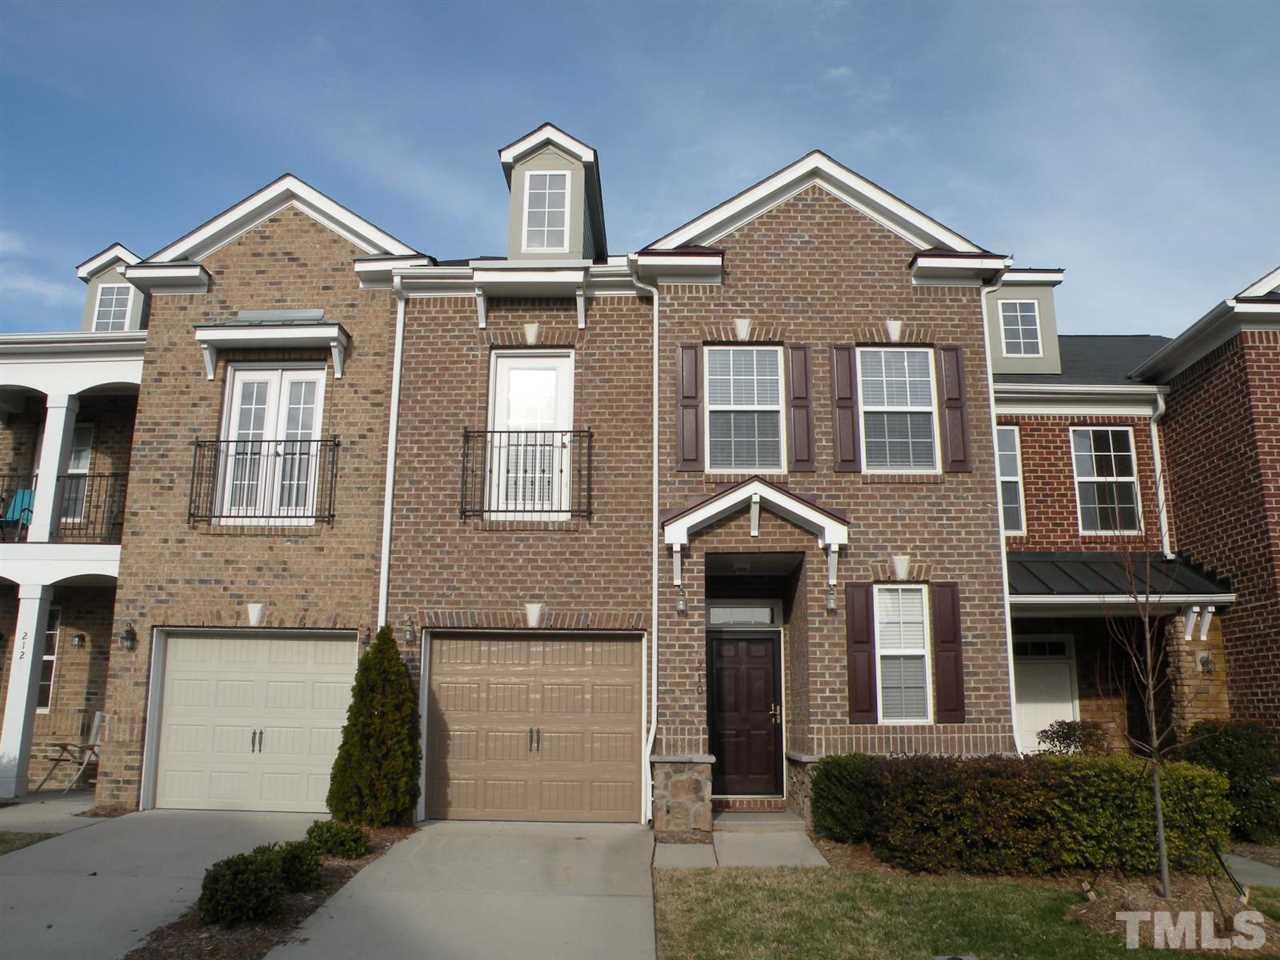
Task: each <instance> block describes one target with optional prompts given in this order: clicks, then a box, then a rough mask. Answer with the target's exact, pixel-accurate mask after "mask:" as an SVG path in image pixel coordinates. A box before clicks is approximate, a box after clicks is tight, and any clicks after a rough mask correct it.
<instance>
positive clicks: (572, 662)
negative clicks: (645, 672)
mask: <svg viewBox="0 0 1280 960" xmlns="http://www.w3.org/2000/svg"><path fill="white" fill-rule="evenodd" d="M641 656H642V654H641V645H640V641H639V639H638V638H635V639H632V638H618V637H587V638H578V637H567V636H548V637H543V636H528V637H510V636H502V637H494V636H476V637H469V636H438V635H437V636H433V637H432V639H431V697H430V703H429V708H428V714H427V815H428V816H429V817H432V818H434V819H457V820H622V821H627V820H635V819H637V818H638V817H639V815H640V704H641V691H640V681H641V673H640V670H641Z"/></svg>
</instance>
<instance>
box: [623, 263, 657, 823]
mask: <svg viewBox="0 0 1280 960" xmlns="http://www.w3.org/2000/svg"><path fill="white" fill-rule="evenodd" d="M630 263H631V279H632V282H634V283H635V285H636V287H637V289H640V290H645V291H647V292H648V293H649V295H650V296H651V297H653V339H652V343H651V345H650V354H651V357H650V360H651V367H652V369H651V372H650V376H651V378H652V390H651V392H652V395H653V396H652V410H651V411H650V418H651V420H652V425H653V429H652V435H651V437H650V442H651V443H652V445H653V491H652V498H651V503H650V509H651V512H652V521H653V531H652V554H653V558H652V564H651V569H650V571H649V576H650V578H651V583H652V584H653V590H652V604H651V606H650V610H649V656H650V679H649V729H648V731H647V732H646V733H645V741H644V781H643V782H644V819H645V820H646V821H649V820H652V819H653V784H652V778H653V773H652V768H653V764H652V763H651V762H650V761H649V758H650V757H651V756H653V744H654V741H655V740H656V739H657V736H658V551H659V549H661V542H660V524H659V519H660V518H659V515H658V439H659V437H658V288H657V286H656V285H654V286H650V285H649V284H647V283H644V282H643V281H642V280H641V279H640V274H639V270H638V266H639V265H638V263H637V262H636V260H635V258H634V257H631V258H630Z"/></svg>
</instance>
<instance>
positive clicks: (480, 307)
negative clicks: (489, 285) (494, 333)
mask: <svg viewBox="0 0 1280 960" xmlns="http://www.w3.org/2000/svg"><path fill="white" fill-rule="evenodd" d="M476 319H477V320H479V321H480V329H481V330H483V329H484V328H485V327H486V326H487V325H488V323H489V318H488V316H487V314H486V312H485V304H484V290H483V289H482V288H481V287H476Z"/></svg>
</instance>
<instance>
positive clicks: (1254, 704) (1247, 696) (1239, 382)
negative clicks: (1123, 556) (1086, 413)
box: [1164, 331, 1280, 731]
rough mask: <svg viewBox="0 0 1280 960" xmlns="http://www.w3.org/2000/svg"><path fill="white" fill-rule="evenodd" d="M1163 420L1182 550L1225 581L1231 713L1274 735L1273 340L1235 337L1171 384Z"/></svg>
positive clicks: (1257, 334)
mask: <svg viewBox="0 0 1280 960" xmlns="http://www.w3.org/2000/svg"><path fill="white" fill-rule="evenodd" d="M1171 386H1172V389H1171V393H1170V396H1169V412H1168V414H1167V415H1166V417H1165V421H1164V425H1165V435H1166V437H1167V440H1166V442H1165V448H1166V456H1167V457H1168V459H1169V463H1170V480H1171V484H1172V494H1171V501H1172V505H1173V512H1174V516H1175V518H1176V523H1177V527H1178V531H1179V541H1180V544H1181V546H1182V547H1183V548H1184V549H1186V550H1188V551H1189V552H1190V553H1191V554H1192V556H1194V557H1195V558H1196V560H1197V561H1198V562H1200V563H1202V564H1204V565H1205V566H1207V567H1210V568H1212V569H1214V570H1216V571H1217V572H1218V573H1219V574H1221V575H1223V576H1226V577H1229V578H1230V579H1231V586H1232V589H1233V591H1234V592H1235V593H1236V595H1237V598H1238V599H1237V602H1236V603H1235V605H1234V606H1232V608H1231V609H1230V610H1229V611H1227V612H1226V613H1225V614H1224V615H1223V616H1222V618H1221V621H1222V638H1223V643H1224V647H1225V653H1226V672H1227V676H1228V678H1229V692H1230V699H1231V712H1232V714H1233V715H1235V716H1237V717H1242V718H1250V719H1258V720H1263V721H1265V722H1266V723H1268V724H1269V725H1270V726H1271V727H1272V729H1274V730H1277V731H1280V684H1278V683H1277V682H1276V678H1277V676H1280V612H1278V611H1280V332H1276V331H1267V332H1262V331H1253V332H1242V333H1240V334H1237V335H1236V336H1235V337H1233V338H1232V339H1231V340H1229V341H1228V342H1226V343H1224V344H1223V345H1221V346H1220V347H1218V348H1217V349H1215V350H1214V351H1212V352H1211V353H1209V354H1207V355H1206V356H1204V357H1202V358H1200V359H1199V360H1198V361H1197V362H1196V363H1194V364H1192V365H1191V366H1190V367H1189V368H1188V369H1187V370H1185V371H1183V372H1182V373H1180V374H1179V375H1178V376H1177V377H1176V378H1174V380H1173V383H1172V385H1171Z"/></svg>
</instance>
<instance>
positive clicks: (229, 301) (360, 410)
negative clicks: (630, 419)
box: [98, 208, 395, 806]
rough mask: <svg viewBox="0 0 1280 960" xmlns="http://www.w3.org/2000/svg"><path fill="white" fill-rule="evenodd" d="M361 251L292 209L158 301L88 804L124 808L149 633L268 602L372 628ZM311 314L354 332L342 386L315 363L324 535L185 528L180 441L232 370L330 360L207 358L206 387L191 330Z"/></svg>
mask: <svg viewBox="0 0 1280 960" xmlns="http://www.w3.org/2000/svg"><path fill="white" fill-rule="evenodd" d="M362 255H363V254H362V252H361V251H360V250H358V249H357V248H356V247H354V246H352V245H351V244H350V243H349V242H347V241H346V240H344V239H342V238H341V237H339V236H338V235H337V234H334V233H332V232H330V231H329V230H327V229H326V228H324V227H322V226H321V225H319V224H318V223H317V222H316V221H314V220H312V219H311V218H310V217H307V216H306V215H304V214H302V213H300V212H299V211H297V210H295V209H293V208H288V209H286V210H284V211H282V212H280V213H278V214H276V215H274V216H272V217H271V218H269V219H268V220H266V221H265V222H263V223H262V224H260V225H258V226H256V227H254V228H253V229H252V230H250V231H248V232H246V233H245V234H243V235H242V236H240V237H239V238H238V239H236V240H235V241H233V242H231V243H229V244H228V245H227V246H225V247H222V248H221V249H219V250H217V251H216V252H214V253H212V254H210V255H209V256H208V257H207V258H206V259H205V261H204V265H205V267H206V269H208V271H209V273H210V274H211V276H212V281H211V283H210V287H209V291H208V293H207V294H203V295H167V296H155V297H153V298H152V304H151V325H150V334H149V336H148V341H147V347H146V354H145V362H144V366H143V383H142V387H141V391H140V395H139V401H138V411H137V419H136V422H135V426H134V438H133V459H132V463H131V468H130V488H129V497H128V506H127V510H126V517H125V528H124V541H123V547H122V556H121V563H120V578H119V583H118V592H117V597H116V616H115V625H114V633H115V634H116V635H119V633H120V632H121V631H122V630H123V629H124V627H125V626H126V625H127V624H130V623H131V624H133V626H134V629H135V630H136V631H137V633H138V646H137V649H136V650H134V651H132V652H129V651H125V650H123V649H122V648H120V647H118V646H117V647H116V648H115V649H114V650H113V651H112V656H111V664H110V671H109V676H108V687H107V710H108V712H109V713H110V715H111V735H110V739H109V741H108V744H107V747H106V749H105V750H104V753H103V764H102V766H103V769H102V776H101V778H100V780H99V786H98V801H99V803H102V804H123V805H125V806H132V805H134V804H136V802H137V799H138V790H139V786H140V783H139V778H140V774H141V751H142V743H143V726H144V716H145V704H146V695H147V685H148V664H149V658H150V651H151V630H152V628H153V627H155V626H245V625H247V614H246V610H245V604H246V603H247V602H251V601H253V602H258V601H260V602H264V603H265V604H266V605H267V606H266V611H265V615H264V621H263V625H264V626H277V627H315V628H341V629H352V630H356V629H360V628H364V627H367V628H370V629H373V628H374V627H375V626H376V625H375V623H374V620H375V618H376V615H377V609H376V608H377V586H378V561H379V542H380V539H381V531H382V492H383V484H384V479H385V469H386V460H385V457H386V435H387V417H388V410H389V396H390V383H391V360H392V351H393V346H394V342H393V341H394V329H395V306H394V300H393V298H392V294H391V292H390V291H386V290H361V289H359V286H358V284H357V281H356V277H355V273H354V270H353V268H352V261H353V259H354V258H355V257H358V256H362ZM308 308H323V309H324V310H325V316H326V319H330V320H336V321H338V322H340V323H341V324H342V325H343V326H344V327H346V329H347V330H348V332H349V333H350V334H351V341H352V344H351V349H350V350H349V352H348V356H347V362H346V369H345V372H344V376H343V378H342V379H341V380H335V379H334V377H333V366H332V364H331V363H327V364H326V367H327V379H326V384H325V399H324V414H323V432H324V435H325V436H329V435H330V434H336V435H337V436H338V437H339V438H340V440H341V442H342V447H341V453H340V455H339V461H338V475H337V487H336V512H337V516H336V519H335V520H334V522H333V523H332V525H330V524H325V523H321V524H317V525H315V526H313V527H290V528H276V529H273V528H252V529H250V528H243V527H212V528H211V527H209V526H195V527H192V526H190V525H189V524H188V522H187V515H188V505H189V504H188V500H189V491H190V481H191V449H192V448H191V443H192V441H193V440H196V439H216V438H217V437H218V435H219V428H220V422H221V416H222V408H223V398H224V394H225V389H226V374H227V363H228V361H230V360H255V361H268V360H291V361H298V360H312V359H314V360H326V359H327V357H326V355H325V353H324V352H307V351H288V352H284V353H271V352H267V351H250V352H245V353H240V354H235V353H227V354H225V355H224V354H223V353H219V355H218V366H217V370H216V375H215V378H214V379H213V380H208V379H206V376H205V371H204V365H203V362H202V358H201V353H200V350H199V348H198V347H197V345H196V342H195V338H194V333H193V330H192V324H194V323H199V322H209V321H218V320H228V319H233V318H234V317H235V315H236V313H237V311H238V310H241V309H308Z"/></svg>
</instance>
